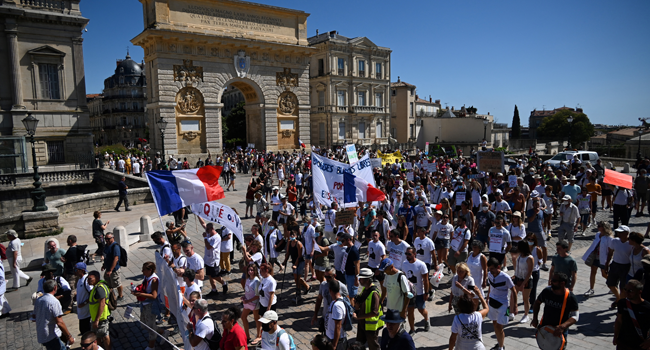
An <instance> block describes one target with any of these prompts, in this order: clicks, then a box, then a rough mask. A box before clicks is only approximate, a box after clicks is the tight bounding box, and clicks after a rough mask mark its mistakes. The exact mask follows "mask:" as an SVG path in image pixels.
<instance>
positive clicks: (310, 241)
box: [302, 225, 316, 254]
mask: <svg viewBox="0 0 650 350" xmlns="http://www.w3.org/2000/svg"><path fill="white" fill-rule="evenodd" d="M302 232H303V234H302V236H303V237H304V239H305V251H306V252H307V254H310V253H311V250H312V249H314V239H315V233H316V230H315V229H314V226H312V225H307V228H306V229H305V227H304V226H303V228H302Z"/></svg>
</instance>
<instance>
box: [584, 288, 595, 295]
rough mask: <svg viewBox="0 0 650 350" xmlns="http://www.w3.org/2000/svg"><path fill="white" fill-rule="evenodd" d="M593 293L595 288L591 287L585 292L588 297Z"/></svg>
mask: <svg viewBox="0 0 650 350" xmlns="http://www.w3.org/2000/svg"><path fill="white" fill-rule="evenodd" d="M592 295H594V290H593V289H589V290H588V291H587V292H586V293H585V296H586V297H590V296H592Z"/></svg>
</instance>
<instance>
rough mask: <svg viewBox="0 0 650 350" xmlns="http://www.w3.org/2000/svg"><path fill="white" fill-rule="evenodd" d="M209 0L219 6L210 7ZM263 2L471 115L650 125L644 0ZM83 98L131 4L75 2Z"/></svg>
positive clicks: (97, 84)
mask: <svg viewBox="0 0 650 350" xmlns="http://www.w3.org/2000/svg"><path fill="white" fill-rule="evenodd" d="M215 1H216V0H215ZM258 2H260V3H264V4H269V5H276V6H282V7H288V8H293V9H298V10H302V11H305V12H307V13H310V14H311V16H310V17H309V18H308V20H307V28H308V33H309V36H313V35H315V33H316V29H319V30H320V31H321V33H322V32H325V31H330V30H337V31H339V33H340V34H341V35H344V36H348V37H357V36H366V37H368V38H369V39H370V40H372V41H373V42H374V43H375V44H377V45H379V46H385V47H389V48H391V49H392V50H393V54H392V71H391V74H392V80H393V81H396V80H397V77H398V76H400V77H401V79H402V81H406V82H409V83H411V84H414V85H416V86H417V88H418V89H417V90H418V94H419V95H420V96H421V97H426V98H428V96H429V95H431V97H432V98H433V99H434V100H436V99H440V100H441V102H442V104H443V106H444V105H445V104H448V105H449V106H454V107H455V108H460V107H461V106H462V105H466V106H468V107H469V106H471V105H473V106H475V107H477V108H478V112H479V113H487V112H490V114H494V115H495V116H496V118H497V121H498V122H502V123H506V122H507V123H508V124H511V123H512V115H513V111H514V105H515V104H516V105H517V106H518V107H519V115H520V116H521V122H522V125H528V116H529V115H530V111H532V110H533V109H535V108H537V109H542V108H543V107H544V106H545V108H546V109H552V108H555V107H562V106H564V105H566V106H567V107H576V106H577V105H578V104H579V105H580V106H581V107H582V108H583V109H584V111H585V113H586V114H587V115H588V116H589V117H590V119H591V121H592V123H604V124H628V125H634V126H636V125H639V121H638V119H637V118H639V117H650V113H648V112H647V111H648V105H647V103H648V100H649V99H648V98H649V97H650V21H649V20H648V18H650V1H645V0H626V1H605V0H584V1H569V0H546V1H521V0H517V1H513V0H507V1H506V0H499V1H485V0H465V1H453V0H427V1H406V2H402V1H386V0H375V1H369V0H365V1H361V0H354V1H350V0H347V1H342V0H330V1H326V2H323V1H313V0H311V1H304V0H303V1H299V0H274V1H273V0H261V1H258ZM81 10H82V13H83V15H84V16H85V17H87V18H89V19H90V23H89V24H88V27H87V28H88V32H87V33H84V38H85V40H84V54H85V67H86V83H87V92H88V93H99V92H101V90H102V88H103V81H104V79H105V78H107V77H109V76H110V75H112V74H113V71H114V69H115V60H116V59H118V58H124V55H125V51H126V47H127V46H130V48H131V56H132V57H133V59H135V60H136V61H140V60H142V59H143V50H142V49H141V48H140V47H133V46H132V45H131V43H130V40H131V39H132V38H133V37H135V36H136V35H137V34H139V33H140V32H141V31H142V30H143V20H142V5H141V4H140V2H138V1H136V0H113V1H97V0H82V1H81Z"/></svg>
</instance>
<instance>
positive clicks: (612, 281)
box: [606, 261, 630, 288]
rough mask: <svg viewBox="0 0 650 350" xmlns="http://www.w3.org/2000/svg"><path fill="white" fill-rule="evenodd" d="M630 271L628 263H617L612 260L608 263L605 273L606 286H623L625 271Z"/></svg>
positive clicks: (625, 277)
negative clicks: (607, 269)
mask: <svg viewBox="0 0 650 350" xmlns="http://www.w3.org/2000/svg"><path fill="white" fill-rule="evenodd" d="M629 271H630V264H619V263H617V262H613V261H612V263H611V264H609V271H608V273H607V282H606V283H607V286H608V287H616V286H617V285H618V287H619V288H623V286H624V285H625V282H626V279H627V273H628V272H629Z"/></svg>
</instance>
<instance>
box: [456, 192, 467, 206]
mask: <svg viewBox="0 0 650 350" xmlns="http://www.w3.org/2000/svg"><path fill="white" fill-rule="evenodd" d="M466 195H467V192H456V205H457V206H460V204H461V203H463V201H464V200H465V196H466Z"/></svg>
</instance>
